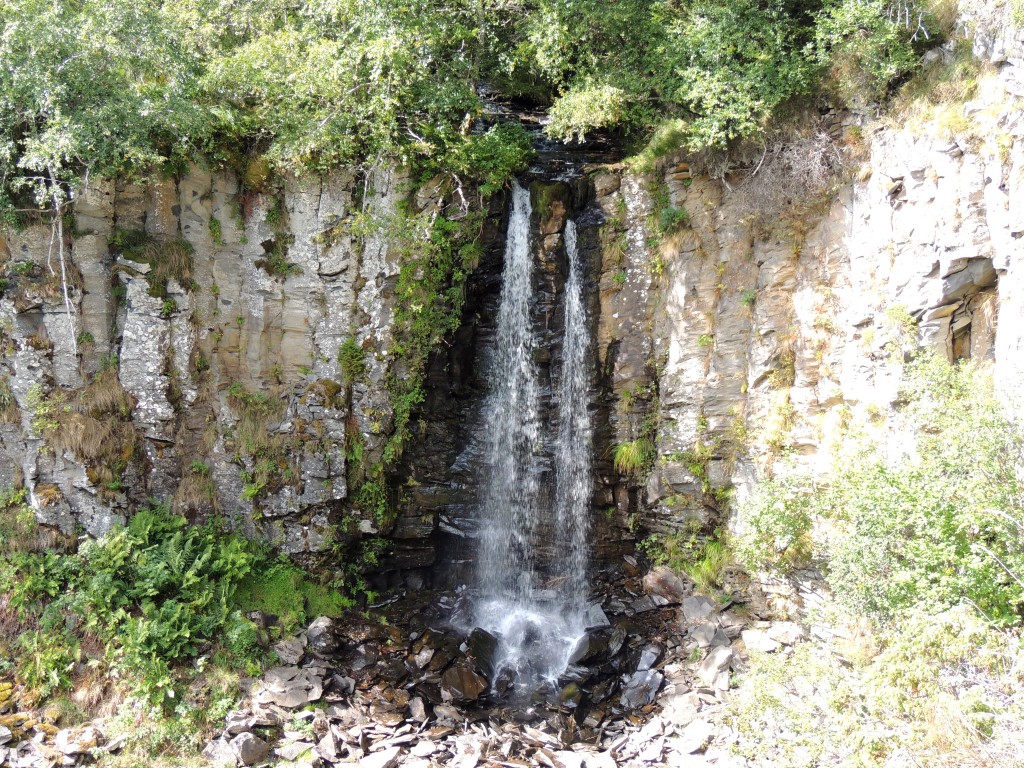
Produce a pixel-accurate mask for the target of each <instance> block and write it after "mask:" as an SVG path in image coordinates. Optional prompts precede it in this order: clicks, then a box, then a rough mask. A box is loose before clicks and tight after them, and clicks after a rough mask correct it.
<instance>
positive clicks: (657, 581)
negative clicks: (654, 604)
mask: <svg viewBox="0 0 1024 768" xmlns="http://www.w3.org/2000/svg"><path fill="white" fill-rule="evenodd" d="M644 589H645V590H646V591H647V594H649V595H658V596H659V597H663V598H665V599H666V600H668V601H669V602H670V603H681V602H682V601H683V600H684V599H685V598H686V596H687V595H689V594H690V592H691V591H692V586H691V585H690V584H687V583H686V582H685V581H683V580H682V578H680V577H679V574H677V573H676V572H675V571H673V570H672V569H671V568H669V567H668V566H667V565H656V566H655V567H654V568H652V569H651V570H650V571H649V572H648V573H647V575H646V576H644Z"/></svg>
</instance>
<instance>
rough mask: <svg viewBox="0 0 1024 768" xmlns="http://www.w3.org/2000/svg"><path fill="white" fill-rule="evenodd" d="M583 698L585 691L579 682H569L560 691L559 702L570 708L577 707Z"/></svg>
mask: <svg viewBox="0 0 1024 768" xmlns="http://www.w3.org/2000/svg"><path fill="white" fill-rule="evenodd" d="M582 698H583V691H582V690H581V689H580V686H579V685H578V684H577V683H569V684H568V685H566V686H565V687H564V688H562V690H561V691H559V692H558V701H559V703H560V704H563V705H565V706H567V707H570V708H575V707H577V706H578V705H579V703H580V700H581V699H582Z"/></svg>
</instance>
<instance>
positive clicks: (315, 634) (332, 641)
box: [306, 616, 342, 656]
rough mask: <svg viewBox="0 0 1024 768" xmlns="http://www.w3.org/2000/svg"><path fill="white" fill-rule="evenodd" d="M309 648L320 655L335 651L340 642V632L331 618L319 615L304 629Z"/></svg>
mask: <svg viewBox="0 0 1024 768" xmlns="http://www.w3.org/2000/svg"><path fill="white" fill-rule="evenodd" d="M306 639H307V641H308V643H309V648H310V649H311V650H313V651H315V652H316V653H319V654H320V655H322V656H327V655H330V654H332V653H335V652H336V651H337V650H338V649H339V648H340V647H341V643H342V637H341V633H340V631H339V630H338V628H337V627H336V626H335V624H334V621H333V620H332V619H329V618H327V617H326V616H321V617H320V618H318V619H317V620H316V621H314V622H313V623H312V624H310V625H309V628H308V629H307V630H306Z"/></svg>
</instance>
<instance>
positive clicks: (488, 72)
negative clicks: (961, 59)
mask: <svg viewBox="0 0 1024 768" xmlns="http://www.w3.org/2000/svg"><path fill="white" fill-rule="evenodd" d="M0 28H2V29H3V34H2V35H0V59H2V60H3V61H4V62H5V66H4V67H3V69H2V70H0V208H2V209H5V210H6V211H7V213H8V215H10V214H11V212H12V211H13V210H14V209H19V208H20V209H33V208H38V207H39V206H41V205H45V206H46V207H51V206H52V205H53V204H55V201H60V200H65V199H66V198H67V196H68V195H69V194H71V193H72V191H73V190H74V189H75V188H77V187H80V185H81V183H82V180H83V179H84V178H85V177H87V176H88V175H89V174H92V175H110V174H114V173H122V174H131V173H138V172H147V171H149V170H151V169H152V168H154V167H161V166H162V167H164V168H165V169H169V170H172V171H173V170H175V169H177V168H180V167H181V163H182V162H183V161H184V160H186V159H188V158H191V157H193V156H195V155H199V154H201V155H203V156H205V157H207V158H211V159H213V160H214V161H215V162H222V163H228V164H232V165H235V166H236V167H238V168H239V169H240V170H243V172H244V171H245V170H246V169H248V168H249V167H250V166H251V165H252V164H253V162H254V158H257V157H259V158H262V157H265V158H266V159H267V160H269V162H270V164H271V165H272V166H276V167H277V168H279V169H290V170H294V171H301V170H314V171H322V170H325V169H328V168H330V167H333V166H336V165H339V164H346V165H352V166H363V167H370V166H373V165H374V164H376V163H378V162H380V161H381V160H382V159H384V158H396V159H398V160H400V161H403V162H406V163H411V164H415V165H423V166H426V167H428V168H430V167H435V168H436V167H443V168H446V169H451V170H454V171H457V172H462V173H464V174H469V175H471V176H472V175H474V174H475V175H476V176H478V178H475V179H474V181H483V182H486V183H489V184H493V183H495V182H496V181H500V179H498V178H497V176H496V172H498V171H501V172H507V171H508V165H507V164H506V163H498V166H500V167H497V168H491V167H482V166H487V165H488V164H487V163H486V162H483V161H482V160H481V157H482V155H486V156H487V157H492V156H495V155H497V156H501V155H504V154H511V155H515V154H516V152H515V147H516V145H517V141H518V139H516V138H515V137H511V138H509V137H507V136H503V135H500V134H494V133H491V134H483V135H481V134H479V133H476V132H474V131H473V130H472V127H473V123H474V121H475V120H476V118H477V117H478V116H479V115H480V113H481V100H480V98H479V96H478V95H477V90H478V87H479V86H480V85H481V84H483V83H488V84H490V85H491V86H492V87H496V88H497V89H498V90H499V92H500V93H503V94H505V95H507V96H515V97H528V98H530V99H533V100H535V101H537V102H538V103H541V104H548V105H550V107H551V110H550V114H551V117H552V121H551V124H550V125H549V127H548V131H549V132H550V133H551V134H552V135H554V136H557V137H562V138H569V137H582V136H584V135H585V134H587V133H588V132H590V131H592V130H594V129H598V128H600V129H613V130H618V131H620V132H622V133H623V134H624V135H626V136H628V137H631V139H632V140H633V141H639V142H642V141H643V140H645V137H647V136H648V135H649V133H650V132H651V131H652V130H653V129H654V128H655V127H656V126H658V125H659V124H661V123H662V122H663V121H665V120H672V121H673V122H672V125H673V126H674V128H673V131H672V133H673V136H675V137H676V139H677V140H678V142H679V143H678V144H677V146H679V145H683V146H686V147H688V148H690V149H691V150H697V149H701V148H706V147H716V148H723V147H726V146H728V145H729V144H730V143H731V142H734V141H736V140H739V139H742V138H744V137H749V136H751V135H754V134H757V133H758V132H759V131H760V130H762V129H763V127H764V125H765V122H766V121H767V120H768V119H769V118H770V117H771V115H772V114H773V113H774V112H775V111H776V110H777V109H778V108H779V107H780V106H781V105H784V104H786V103H787V102H789V101H790V100H792V99H793V98H794V97H799V96H802V95H807V94H812V93H814V92H820V91H821V90H822V89H827V90H830V91H832V92H833V93H834V94H838V95H839V96H840V97H845V98H852V97H857V98H867V99H872V98H876V97H878V96H880V95H882V94H883V93H884V92H885V90H886V89H887V88H888V87H890V86H891V85H892V84H894V83H895V82H896V81H897V80H898V79H899V78H900V77H901V76H902V75H904V74H905V73H906V72H908V71H909V70H911V69H912V68H913V67H914V66H915V62H916V57H917V54H918V53H919V52H920V48H921V47H922V46H925V45H930V44H933V43H934V42H935V41H936V40H938V39H940V37H941V29H940V28H941V24H939V22H938V21H937V16H936V14H934V13H932V12H931V11H930V10H929V9H928V6H927V5H923V4H918V3H916V2H912V1H911V0H899V1H898V2H887V1H884V0H770V1H769V2H754V1H753V0H728V2H726V3H710V2H705V1H704V0H689V1H688V2H684V3H669V2H664V0H619V1H618V2H613V3H608V2H598V1H596V0H573V1H572V2H570V1H569V0H530V1H528V2H524V1H523V0H511V2H506V1H505V0H502V2H494V1H493V0H476V1H475V2H468V0H413V2H411V3H402V4H398V3H392V2H386V1H385V0H380V1H378V2H358V3H356V2H350V1H347V0H313V1H311V2H306V3H301V4H296V3H294V2H291V0H246V1H243V0H235V1H234V2H224V1H222V0H159V1H158V0H141V1H139V0H102V2H101V1H100V0H76V1H75V2H64V3H52V2H49V0H10V1H9V2H6V3H4V4H3V6H2V7H0ZM506 139H508V140H506ZM498 145H501V146H498ZM505 145H508V147H506V146H505ZM259 165H260V167H261V168H263V167H264V165H263V164H262V161H260V163H259ZM478 170H479V171H480V172H479V173H477V171H478ZM58 204H59V203H58Z"/></svg>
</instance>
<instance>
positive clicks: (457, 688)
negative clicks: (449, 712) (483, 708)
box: [441, 661, 488, 701]
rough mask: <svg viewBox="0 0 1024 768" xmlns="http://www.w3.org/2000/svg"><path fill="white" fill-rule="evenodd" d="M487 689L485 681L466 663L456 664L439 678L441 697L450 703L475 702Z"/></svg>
mask: <svg viewBox="0 0 1024 768" xmlns="http://www.w3.org/2000/svg"><path fill="white" fill-rule="evenodd" d="M487 688H488V684H487V680H486V679H485V678H484V677H483V676H482V675H479V674H477V672H476V670H475V669H473V667H472V665H471V664H469V663H468V662H464V661H463V662H457V663H456V664H454V665H452V666H451V667H449V668H448V669H447V670H445V673H444V674H443V675H442V676H441V695H442V696H445V697H446V698H448V699H449V700H450V701H475V700H476V699H478V698H480V696H481V695H483V694H484V693H485V692H486V691H487Z"/></svg>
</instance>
